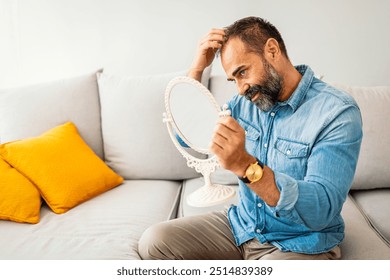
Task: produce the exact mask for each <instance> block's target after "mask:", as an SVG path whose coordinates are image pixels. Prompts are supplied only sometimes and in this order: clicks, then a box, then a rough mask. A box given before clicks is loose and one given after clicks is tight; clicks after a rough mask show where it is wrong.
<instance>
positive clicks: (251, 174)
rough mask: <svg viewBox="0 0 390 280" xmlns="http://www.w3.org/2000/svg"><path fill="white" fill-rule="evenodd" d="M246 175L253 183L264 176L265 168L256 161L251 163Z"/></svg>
mask: <svg viewBox="0 0 390 280" xmlns="http://www.w3.org/2000/svg"><path fill="white" fill-rule="evenodd" d="M245 175H246V177H247V178H248V180H249V181H251V182H252V183H254V182H257V181H259V180H260V179H261V177H262V176H263V169H262V168H261V167H260V166H259V164H258V163H257V162H256V163H254V164H251V165H250V166H249V167H248V169H247V170H246V173H245Z"/></svg>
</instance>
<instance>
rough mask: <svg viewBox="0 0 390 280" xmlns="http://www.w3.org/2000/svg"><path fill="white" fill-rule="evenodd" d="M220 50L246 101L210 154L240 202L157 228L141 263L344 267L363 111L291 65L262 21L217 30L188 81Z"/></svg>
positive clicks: (238, 101) (145, 242)
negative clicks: (328, 263)
mask: <svg viewBox="0 0 390 280" xmlns="http://www.w3.org/2000/svg"><path fill="white" fill-rule="evenodd" d="M217 51H219V52H220V54H221V62H222V66H223V68H224V70H225V72H226V75H227V78H228V80H229V81H233V82H235V83H236V85H237V89H238V92H239V95H237V96H235V97H233V99H232V100H231V101H230V102H229V108H230V110H231V111H232V116H231V117H221V118H220V119H219V121H218V123H217V125H216V129H215V133H214V135H213V138H212V143H211V146H210V149H211V151H212V152H213V153H214V154H215V155H216V156H217V157H218V159H219V162H220V164H221V165H222V166H223V167H224V168H225V169H228V170H230V171H232V172H233V173H235V174H236V175H237V177H238V178H239V185H240V186H239V195H240V197H239V203H238V205H237V206H231V207H230V208H229V210H228V211H222V212H213V213H208V214H205V215H201V216H196V217H185V218H181V219H176V220H172V221H168V222H164V223H161V224H158V225H155V226H153V227H151V228H150V229H148V230H147V231H146V232H145V233H144V235H143V236H142V238H141V239H140V242H139V252H140V255H141V257H142V258H144V259H339V258H340V257H341V252H340V248H339V246H338V245H339V244H340V242H341V241H342V240H343V238H344V222H343V219H342V217H341V215H340V212H341V208H342V205H343V203H344V201H345V200H346V197H347V194H348V191H349V188H350V186H351V184H352V180H353V176H354V173H355V168H356V163H357V159H358V154H359V150H360V144H361V139H362V123H361V116H360V111H359V108H358V106H357V105H356V103H355V101H354V100H353V99H352V98H351V97H350V96H348V95H347V94H345V93H343V92H341V91H339V90H337V89H335V88H333V87H331V86H329V85H327V84H326V83H324V82H322V81H320V80H318V79H317V78H315V77H314V74H313V71H312V70H311V69H310V68H309V67H308V66H305V65H300V66H296V67H294V66H293V65H292V64H291V62H290V60H289V58H288V55H287V51H286V47H285V44H284V42H283V39H282V37H281V35H280V33H279V32H278V30H277V29H276V28H275V27H274V26H273V25H272V24H270V23H269V22H267V21H265V20H263V19H261V18H256V17H248V18H244V19H241V20H239V21H237V22H235V23H233V24H232V25H231V26H229V27H227V28H225V29H213V30H211V31H210V32H209V34H208V35H207V36H206V37H205V39H204V40H203V41H202V42H201V44H200V46H199V49H198V53H197V56H196V57H195V60H194V62H193V64H192V67H191V69H190V71H189V74H188V75H189V76H190V77H192V78H194V79H197V80H200V78H201V76H202V73H203V70H204V69H205V68H206V67H207V66H209V65H210V64H211V63H212V61H213V59H214V57H215V53H216V52H217Z"/></svg>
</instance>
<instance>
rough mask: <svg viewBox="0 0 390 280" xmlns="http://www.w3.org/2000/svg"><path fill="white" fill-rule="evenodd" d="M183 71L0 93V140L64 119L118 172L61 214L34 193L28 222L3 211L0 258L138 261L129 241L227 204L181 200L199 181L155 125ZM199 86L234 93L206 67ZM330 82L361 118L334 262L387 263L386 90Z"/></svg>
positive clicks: (99, 74) (231, 179)
mask: <svg viewBox="0 0 390 280" xmlns="http://www.w3.org/2000/svg"><path fill="white" fill-rule="evenodd" d="M184 74H185V72H177V73H167V74H162V75H153V76H142V77H134V76H129V77H126V76H119V75H115V74H114V73H106V72H105V71H102V70H98V71H94V72H92V73H87V74H84V75H79V76H77V77H72V78H66V79H63V80H58V81H51V82H47V83H41V84H37V85H30V86H23V87H20V88H8V89H1V90H0V145H3V144H5V143H12V142H14V141H18V140H23V139H33V138H34V137H39V136H40V135H42V134H43V133H45V132H46V131H48V130H50V129H52V128H53V127H57V126H60V125H62V124H64V123H67V122H71V123H73V124H74V125H75V127H76V128H77V131H78V133H79V134H80V136H81V138H82V139H83V141H85V143H86V145H88V147H89V148H90V149H91V150H92V151H93V152H94V154H95V155H96V157H98V158H99V159H100V160H101V161H102V162H104V164H105V165H106V166H107V167H108V168H109V169H110V170H112V171H114V172H115V173H116V174H118V175H119V176H121V178H123V182H121V183H120V184H118V185H117V186H114V187H112V188H110V189H107V190H105V191H102V192H100V193H99V194H96V195H94V196H92V197H90V198H88V199H86V200H85V201H83V202H82V203H79V204H77V205H74V206H73V207H70V208H69V209H68V210H67V211H66V212H64V213H61V214H58V213H55V212H54V211H53V209H52V208H51V206H50V203H49V202H48V201H46V200H45V199H43V198H42V199H41V202H40V206H39V220H38V221H37V222H34V223H28V222H20V221H19V222H18V221H14V220H10V219H7V218H4V215H3V218H2V219H1V220H0V248H1V250H0V259H8V260H12V259H16V260H21V259H56V260H85V259H103V260H109V259H114V260H124V259H132V260H137V259H140V256H139V254H138V252H137V245H138V240H139V238H140V236H141V235H142V233H143V232H144V231H145V230H146V229H147V228H148V227H149V226H150V225H153V224H155V223H158V222H162V221H166V220H169V219H174V218H177V217H183V216H190V215H196V214H200V213H205V212H207V211H214V210H221V209H223V208H225V207H228V206H229V205H231V204H234V203H236V201H237V199H238V198H237V197H234V198H232V199H231V200H230V201H227V202H226V203H224V204H222V205H217V206H212V207H204V208H197V207H191V206H189V205H188V204H187V203H186V197H187V195H188V194H189V193H191V192H192V191H194V190H196V189H197V188H198V187H200V186H201V185H202V184H203V178H202V177H201V175H200V174H198V173H197V172H196V171H195V170H194V169H192V168H189V167H188V166H187V165H186V161H185V159H184V158H183V157H182V156H181V155H180V153H179V152H178V151H177V150H176V148H175V146H174V145H173V143H172V141H171V139H170V137H169V135H168V132H167V128H166V125H165V124H164V123H163V121H162V118H163V112H164V111H165V107H164V91H165V88H166V86H167V84H168V82H169V81H170V80H171V79H172V78H174V77H176V76H180V75H184ZM202 83H203V84H204V85H205V86H208V87H209V89H210V91H211V92H212V93H213V94H214V96H215V98H216V100H217V101H218V102H219V103H220V104H223V103H224V102H225V101H226V100H227V99H228V98H229V97H231V96H232V95H233V94H235V92H236V89H235V86H234V84H231V83H228V82H227V81H226V78H225V77H224V76H223V75H220V74H213V73H212V71H210V69H209V70H208V71H207V72H205V74H204V75H203V77H202ZM335 86H337V87H340V88H342V89H344V90H345V91H347V92H348V93H350V94H351V95H352V96H353V97H354V98H355V99H356V101H357V102H358V104H359V105H360V108H361V112H362V116H363V124H364V127H363V130H364V137H363V142H362V148H361V153H360V158H359V162H358V167H357V172H356V176H355V180H354V183H353V185H352V188H351V191H350V194H349V196H348V198H347V200H346V202H345V204H344V207H343V210H342V216H343V218H344V220H345V225H346V230H345V231H346V235H345V239H344V241H343V242H342V244H341V248H342V259H346V260H347V259H349V260H366V259H387V260H389V259H390V222H389V221H390V169H389V165H390V145H389V144H390V126H389V125H388V124H387V120H388V119H390V87H348V86H344V85H338V84H335ZM26 156H27V157H28V155H26ZM46 164H47V165H50V162H47V163H46ZM78 164H80V163H78ZM81 164H82V163H81ZM1 176H2V175H1V174H0V180H1ZM212 181H213V182H218V183H223V184H228V185H232V186H233V187H237V178H235V176H233V174H231V173H229V172H228V171H226V170H223V169H221V168H219V169H218V170H217V171H216V172H215V173H214V174H213V175H212ZM0 186H1V184H0ZM16 187H17V186H15V188H16ZM52 187H53V188H54V190H55V188H56V187H57V186H52ZM87 187H88V186H87ZM58 191H61V190H60V189H58ZM0 193H1V192H0ZM41 195H43V194H42V193H41ZM0 199H4V198H0ZM15 200H16V201H17V198H15ZM1 205H2V202H0V206H1ZM1 211H3V210H2V209H0V217H2V212H1Z"/></svg>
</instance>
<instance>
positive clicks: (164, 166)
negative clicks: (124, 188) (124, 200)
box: [98, 72, 208, 180]
mask: <svg viewBox="0 0 390 280" xmlns="http://www.w3.org/2000/svg"><path fill="white" fill-rule="evenodd" d="M183 75H185V72H178V73H169V74H162V75H153V76H142V77H132V76H129V77H126V76H120V75H115V74H107V73H102V74H100V75H99V79H98V84H99V92H100V102H101V114H102V131H103V140H104V154H105V160H106V163H107V164H108V165H109V166H110V167H111V168H112V169H113V170H115V171H116V172H117V173H119V174H120V175H121V176H123V177H124V178H125V179H167V180H181V179H187V178H194V177H198V176H199V174H198V173H197V172H196V171H195V170H194V169H192V168H189V167H188V166H187V163H186V160H185V159H184V158H183V157H182V155H181V154H180V153H179V151H178V150H177V149H176V148H175V146H174V144H173V143H172V140H171V138H170V137H169V134H168V130H167V126H166V124H165V123H163V112H165V105H164V93H165V89H166V87H167V85H168V83H169V81H170V80H171V79H173V78H174V77H177V76H183ZM203 78H204V82H208V77H207V79H205V77H203Z"/></svg>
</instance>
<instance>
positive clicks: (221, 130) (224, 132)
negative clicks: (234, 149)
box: [215, 124, 236, 141]
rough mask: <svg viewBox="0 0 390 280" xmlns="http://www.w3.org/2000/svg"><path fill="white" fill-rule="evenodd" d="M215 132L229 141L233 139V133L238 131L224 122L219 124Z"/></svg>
mask: <svg viewBox="0 0 390 280" xmlns="http://www.w3.org/2000/svg"><path fill="white" fill-rule="evenodd" d="M215 134H217V135H220V136H221V137H223V138H224V139H226V140H227V141H229V139H231V138H232V136H233V134H236V132H235V131H233V130H231V129H230V128H229V127H227V126H225V125H223V124H217V125H216V127H215Z"/></svg>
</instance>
